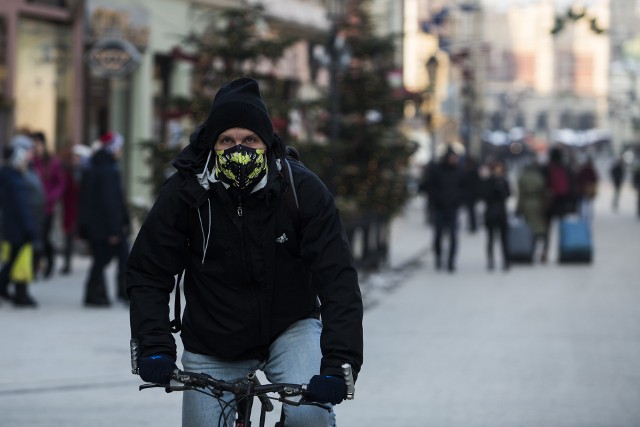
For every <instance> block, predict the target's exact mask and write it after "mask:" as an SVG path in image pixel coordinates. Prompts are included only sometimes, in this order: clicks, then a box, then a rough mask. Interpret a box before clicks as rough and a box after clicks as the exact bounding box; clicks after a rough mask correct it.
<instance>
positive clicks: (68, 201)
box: [60, 144, 91, 274]
mask: <svg viewBox="0 0 640 427" xmlns="http://www.w3.org/2000/svg"><path fill="white" fill-rule="evenodd" d="M90 156H91V149H90V148H89V147H87V146H86V145H82V144H76V145H74V146H73V147H72V148H71V149H68V150H67V152H65V156H64V157H63V161H62V169H63V174H64V175H63V176H64V191H63V193H62V232H63V234H64V247H63V251H62V256H63V264H62V268H61V269H60V273H61V274H69V273H71V268H72V254H73V242H74V239H75V237H76V233H77V219H78V199H79V194H80V181H81V179H82V175H83V173H84V171H85V169H86V168H87V165H88V162H89V158H90Z"/></svg>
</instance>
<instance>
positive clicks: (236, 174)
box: [216, 145, 267, 190]
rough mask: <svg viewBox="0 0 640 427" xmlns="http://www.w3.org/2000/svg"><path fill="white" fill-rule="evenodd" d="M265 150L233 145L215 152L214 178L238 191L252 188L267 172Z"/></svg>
mask: <svg viewBox="0 0 640 427" xmlns="http://www.w3.org/2000/svg"><path fill="white" fill-rule="evenodd" d="M266 153H267V150H266V149H255V148H250V147H245V146H244V145H235V146H233V147H231V148H228V149H226V150H223V151H216V158H217V171H216V178H217V179H219V180H220V181H223V182H226V183H227V184H229V185H232V186H233V187H235V188H238V189H239V190H244V189H246V188H249V187H253V186H254V185H255V184H257V183H258V181H260V180H261V179H262V177H263V176H264V175H265V173H266V172H267V155H266Z"/></svg>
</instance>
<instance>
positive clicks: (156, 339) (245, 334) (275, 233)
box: [126, 78, 363, 427]
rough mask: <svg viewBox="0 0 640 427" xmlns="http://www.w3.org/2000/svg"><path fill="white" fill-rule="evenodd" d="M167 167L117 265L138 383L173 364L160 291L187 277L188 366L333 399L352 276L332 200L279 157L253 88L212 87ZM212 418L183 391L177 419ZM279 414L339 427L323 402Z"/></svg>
mask: <svg viewBox="0 0 640 427" xmlns="http://www.w3.org/2000/svg"><path fill="white" fill-rule="evenodd" d="M173 165H174V166H175V167H176V169H177V171H178V172H177V173H176V174H174V175H173V176H172V177H171V178H169V179H168V180H167V182H166V183H165V185H164V187H163V188H162V191H161V192H160V195H159V197H158V199H157V201H156V203H155V205H154V206H153V208H152V210H151V212H150V213H149V215H148V217H147V218H146V220H145V222H144V224H143V225H142V228H141V230H140V232H139V234H138V237H137V239H136V241H135V244H134V245H133V248H132V251H131V254H130V257H129V261H128V266H127V277H126V281H127V291H128V294H129V298H130V301H131V305H130V315H131V333H132V337H133V338H135V339H137V340H138V341H139V354H140V360H139V361H138V366H139V372H140V376H141V378H142V379H143V380H144V381H148V382H155V383H159V384H164V383H167V382H168V381H169V376H170V375H171V373H172V372H173V370H174V368H175V362H176V358H177V352H176V343H175V340H174V338H173V336H172V334H171V325H170V319H169V297H170V294H171V292H172V290H173V288H174V285H175V283H174V281H175V276H176V275H178V274H180V273H181V272H182V271H183V270H185V275H184V292H185V296H186V308H185V311H184V316H183V319H182V321H183V325H182V333H181V338H182V341H183V344H184V353H183V355H182V364H183V367H184V370H186V371H191V372H204V373H207V374H209V375H211V376H212V377H214V378H218V379H222V380H226V381H232V380H235V379H238V378H241V377H244V376H246V374H247V373H248V372H249V371H252V370H256V369H260V370H262V371H264V373H265V375H266V377H267V379H268V380H269V381H272V382H288V383H307V382H308V383H309V391H310V394H311V396H310V398H312V399H314V400H316V401H318V402H329V403H332V404H337V403H340V402H341V401H342V400H343V399H344V398H345V396H346V393H347V388H346V385H345V380H344V378H343V376H342V375H343V374H342V372H343V370H342V365H343V364H349V365H351V367H352V370H353V375H354V378H356V377H357V373H358V372H359V370H360V367H361V365H362V352H363V343H362V311H363V309H362V300H361V295H360V289H359V285H358V277H357V272H356V269H355V267H354V263H353V258H352V256H351V252H350V248H349V243H348V241H347V237H346V234H345V232H344V229H343V226H342V223H341V220H340V216H339V213H338V210H337V208H336V206H335V203H334V200H333V197H332V196H331V194H330V193H329V191H328V190H327V188H326V187H325V185H324V184H323V183H322V182H321V181H320V180H319V179H318V177H317V176H316V175H315V174H313V173H312V172H310V171H309V170H308V169H306V168H305V167H304V166H303V165H302V164H300V163H299V162H297V161H294V160H291V159H289V160H288V159H287V158H286V147H285V146H284V144H283V143H282V141H281V140H280V139H279V138H278V137H277V135H275V134H274V133H273V127H272V124H271V119H270V117H269V114H268V112H267V108H266V106H265V104H264V103H263V101H262V99H261V97H260V91H259V87H258V84H257V82H256V81H255V80H252V79H248V78H241V79H238V80H234V81H232V82H230V83H229V84H227V85H226V86H224V87H222V88H221V89H220V90H219V91H218V93H217V94H216V96H215V98H214V100H213V104H212V106H211V111H210V114H209V116H208V118H207V119H206V120H205V122H204V123H203V124H202V125H201V126H200V127H198V129H196V131H195V132H194V133H193V134H192V135H191V140H190V144H189V145H188V146H187V147H186V148H185V149H184V150H183V151H182V152H181V153H180V155H179V156H178V157H177V158H176V159H175V160H174V162H173ZM292 187H293V188H292ZM287 192H290V193H287ZM292 198H295V203H296V204H297V206H294V207H292V206H291V205H292V203H291V202H290V201H291V200H292ZM221 410H222V409H221V408H220V405H218V404H217V403H216V402H215V400H213V399H211V398H209V397H208V396H206V395H203V394H201V393H198V392H196V391H187V392H185V393H184V398H183V416H182V419H183V425H184V426H209V425H215V424H214V423H215V422H216V421H217V420H218V417H219V414H220V411H221ZM285 412H286V419H287V425H288V426H305V427H313V426H323V427H324V426H332V425H335V419H334V414H333V412H331V413H327V411H324V410H323V409H321V408H317V407H313V406H300V407H293V406H288V405H286V407H285Z"/></svg>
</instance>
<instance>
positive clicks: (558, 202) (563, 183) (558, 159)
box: [540, 148, 576, 263]
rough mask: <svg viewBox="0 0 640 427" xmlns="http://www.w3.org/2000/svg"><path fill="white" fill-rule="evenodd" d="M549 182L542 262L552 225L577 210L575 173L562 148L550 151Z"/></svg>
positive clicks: (547, 166)
mask: <svg viewBox="0 0 640 427" xmlns="http://www.w3.org/2000/svg"><path fill="white" fill-rule="evenodd" d="M544 174H545V178H546V183H547V192H548V202H547V209H546V221H547V227H546V231H547V236H546V238H545V240H544V248H543V252H542V256H541V258H540V260H541V262H543V263H544V262H546V261H547V255H548V251H549V241H550V238H551V236H550V233H551V227H552V226H553V222H554V221H555V220H557V221H561V220H562V218H564V217H565V216H566V215H567V214H569V213H572V212H573V211H574V210H575V197H576V196H575V194H574V191H573V190H574V188H575V183H574V182H573V175H572V173H571V171H570V169H569V168H568V167H567V165H566V164H565V161H564V155H563V153H562V151H561V149H560V148H552V149H551V150H550V152H549V163H548V164H547V165H546V167H545V168H544Z"/></svg>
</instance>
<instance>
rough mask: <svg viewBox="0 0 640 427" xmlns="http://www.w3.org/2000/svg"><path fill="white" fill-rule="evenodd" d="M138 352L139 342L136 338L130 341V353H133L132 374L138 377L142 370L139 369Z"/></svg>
mask: <svg viewBox="0 0 640 427" xmlns="http://www.w3.org/2000/svg"><path fill="white" fill-rule="evenodd" d="M138 350H139V342H138V340H137V339H136V338H131V340H130V341H129V351H130V352H131V373H132V374H133V375H138V374H139V373H140V370H139V368H138V356H139V355H138Z"/></svg>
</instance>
